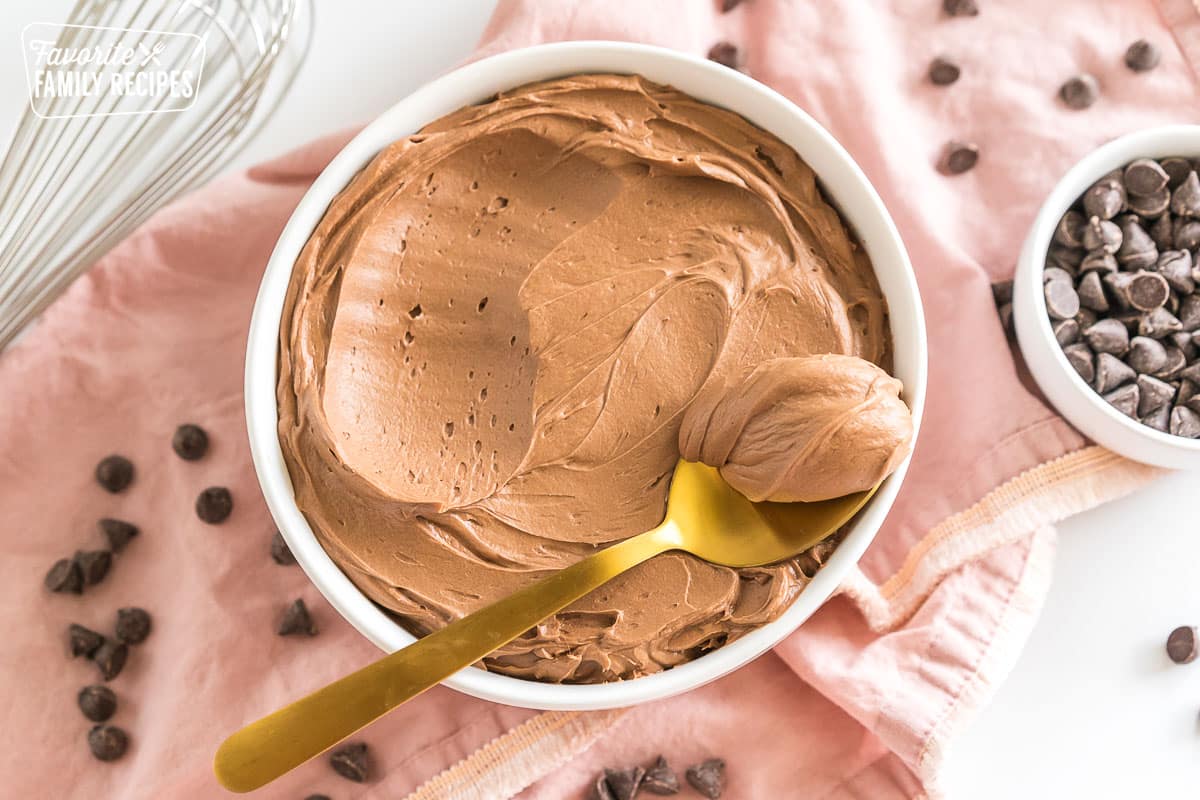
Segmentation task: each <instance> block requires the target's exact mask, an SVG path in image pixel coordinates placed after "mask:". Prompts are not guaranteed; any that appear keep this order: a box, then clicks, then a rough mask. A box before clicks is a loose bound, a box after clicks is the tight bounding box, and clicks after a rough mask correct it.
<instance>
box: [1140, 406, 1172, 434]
mask: <svg viewBox="0 0 1200 800" xmlns="http://www.w3.org/2000/svg"><path fill="white" fill-rule="evenodd" d="M1171 409H1172V406H1171V404H1170V403H1167V404H1166V405H1165V406H1162V407H1160V408H1156V409H1155V410H1153V411H1151V412H1150V413H1149V414H1147V415H1146V416H1144V417H1141V418H1140V419H1139V420H1138V421H1139V422H1141V423H1142V424H1143V425H1145V426H1146V427H1148V428H1154V430H1156V431H1160V432H1162V433H1170V428H1171Z"/></svg>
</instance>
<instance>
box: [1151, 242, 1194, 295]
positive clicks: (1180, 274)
mask: <svg viewBox="0 0 1200 800" xmlns="http://www.w3.org/2000/svg"><path fill="white" fill-rule="evenodd" d="M1154 269H1155V271H1156V272H1158V274H1160V275H1162V276H1163V277H1164V278H1166V279H1167V283H1168V284H1170V286H1171V288H1172V289H1174V290H1175V291H1177V292H1179V293H1180V294H1191V293H1192V292H1194V291H1196V282H1195V280H1193V279H1192V254H1191V253H1189V252H1188V251H1187V250H1167V251H1166V252H1163V253H1159V254H1158V263H1157V264H1155V266H1154Z"/></svg>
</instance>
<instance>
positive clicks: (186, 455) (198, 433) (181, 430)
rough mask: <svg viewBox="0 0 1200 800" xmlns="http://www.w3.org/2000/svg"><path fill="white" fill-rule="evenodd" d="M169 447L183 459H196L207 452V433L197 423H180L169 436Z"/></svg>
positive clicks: (202, 456)
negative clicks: (173, 433)
mask: <svg viewBox="0 0 1200 800" xmlns="http://www.w3.org/2000/svg"><path fill="white" fill-rule="evenodd" d="M171 448H172V449H173V450H174V451H175V453H176V454H177V455H178V456H179V457H180V458H182V459H183V460H184V461H197V460H199V459H201V458H204V454H205V453H207V452H208V434H207V433H205V432H204V429H203V428H201V427H200V426H199V425H192V424H191V423H188V424H186V425H180V426H179V427H178V428H176V429H175V435H174V436H173V437H171Z"/></svg>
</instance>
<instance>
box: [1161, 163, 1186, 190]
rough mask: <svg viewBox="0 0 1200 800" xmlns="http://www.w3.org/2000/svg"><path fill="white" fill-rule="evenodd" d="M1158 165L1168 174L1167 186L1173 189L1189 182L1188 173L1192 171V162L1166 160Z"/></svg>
mask: <svg viewBox="0 0 1200 800" xmlns="http://www.w3.org/2000/svg"><path fill="white" fill-rule="evenodd" d="M1158 163H1159V165H1160V166H1161V167H1162V168H1163V172H1165V173H1167V186H1168V187H1169V188H1171V189H1174V188H1175V187H1176V186H1179V185H1180V184H1181V183H1183V182H1184V181H1185V180H1187V176H1188V173H1189V172H1191V171H1192V162H1190V161H1188V160H1187V159H1186V158H1174V157H1172V158H1164V159H1162V160H1161V161H1159V162H1158Z"/></svg>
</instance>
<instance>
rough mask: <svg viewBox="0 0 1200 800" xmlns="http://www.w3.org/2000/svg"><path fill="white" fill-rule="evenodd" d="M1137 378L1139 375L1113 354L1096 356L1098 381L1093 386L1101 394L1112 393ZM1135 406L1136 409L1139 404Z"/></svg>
mask: <svg viewBox="0 0 1200 800" xmlns="http://www.w3.org/2000/svg"><path fill="white" fill-rule="evenodd" d="M1135 378H1137V373H1136V372H1134V371H1133V370H1132V369H1130V368H1129V365H1128V364H1126V363H1125V362H1124V361H1122V360H1121V359H1119V358H1117V357H1116V356H1114V355H1112V354H1111V353H1100V354H1099V355H1097V356H1096V380H1095V383H1094V384H1093V386H1094V387H1095V389H1096V391H1097V392H1100V393H1101V394H1103V393H1105V392H1110V391H1112V390H1113V389H1116V388H1117V387H1118V386H1122V385H1124V384H1126V383H1129V382H1130V381H1132V380H1134V379H1135ZM1134 406H1135V407H1136V406H1137V404H1136V403H1135V404H1134Z"/></svg>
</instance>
